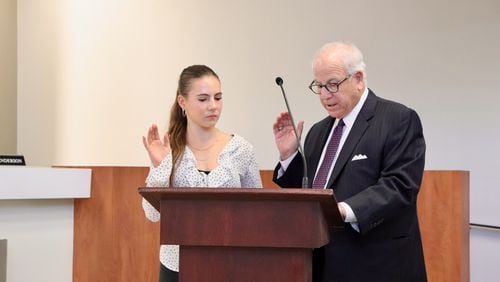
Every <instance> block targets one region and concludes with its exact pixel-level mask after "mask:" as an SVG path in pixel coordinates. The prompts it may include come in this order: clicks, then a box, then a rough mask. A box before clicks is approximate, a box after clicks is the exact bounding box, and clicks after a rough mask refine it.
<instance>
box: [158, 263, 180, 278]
mask: <svg viewBox="0 0 500 282" xmlns="http://www.w3.org/2000/svg"><path fill="white" fill-rule="evenodd" d="M178 281H179V272H177V271H173V270H170V269H168V268H166V267H165V266H164V265H163V264H162V263H161V262H160V279H159V282H178Z"/></svg>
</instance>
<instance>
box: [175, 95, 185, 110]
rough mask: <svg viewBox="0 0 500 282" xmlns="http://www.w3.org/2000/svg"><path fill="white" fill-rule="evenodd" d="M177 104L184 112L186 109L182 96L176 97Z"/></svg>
mask: <svg viewBox="0 0 500 282" xmlns="http://www.w3.org/2000/svg"><path fill="white" fill-rule="evenodd" d="M177 104H179V106H180V107H181V108H182V109H183V110H184V109H185V107H186V98H184V96H182V95H177Z"/></svg>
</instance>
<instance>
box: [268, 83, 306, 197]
mask: <svg viewBox="0 0 500 282" xmlns="http://www.w3.org/2000/svg"><path fill="white" fill-rule="evenodd" d="M276 84H278V86H279V87H280V89H281V93H282V94H283V99H284V100H285V104H286V108H287V110H288V113H289V114H290V120H291V121H292V127H293V131H294V132H295V138H296V139H297V144H298V150H299V153H300V155H301V156H302V163H303V166H304V172H303V175H302V188H309V184H308V183H309V181H308V178H307V162H306V156H305V154H304V149H303V148H302V145H301V144H300V137H299V135H298V134H297V127H296V126H295V122H294V120H293V116H292V111H291V110H290V106H289V105H288V99H287V98H286V94H285V89H283V79H282V78H281V77H279V76H278V77H276Z"/></svg>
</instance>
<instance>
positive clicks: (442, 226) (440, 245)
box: [418, 171, 470, 282]
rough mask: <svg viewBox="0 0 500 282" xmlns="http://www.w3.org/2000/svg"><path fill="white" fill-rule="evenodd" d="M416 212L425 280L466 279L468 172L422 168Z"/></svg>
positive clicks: (467, 276) (468, 278)
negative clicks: (422, 249) (424, 169)
mask: <svg viewBox="0 0 500 282" xmlns="http://www.w3.org/2000/svg"><path fill="white" fill-rule="evenodd" d="M418 215H419V222H420V231H421V233H422V240H423V245H424V255H425V266H426V268H427V277H428V279H429V281H450V282H455V281H462V282H463V281H469V280H470V270H469V173H468V172H466V171H425V173H424V179H423V181H422V188H421V190H420V194H419V197H418Z"/></svg>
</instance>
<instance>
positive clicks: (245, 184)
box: [241, 143, 262, 188]
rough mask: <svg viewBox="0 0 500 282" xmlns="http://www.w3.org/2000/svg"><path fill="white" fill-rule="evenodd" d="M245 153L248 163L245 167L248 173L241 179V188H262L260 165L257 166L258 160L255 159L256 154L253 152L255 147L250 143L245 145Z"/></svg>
mask: <svg viewBox="0 0 500 282" xmlns="http://www.w3.org/2000/svg"><path fill="white" fill-rule="evenodd" d="M244 147H247V148H245V150H244V152H245V154H246V155H247V156H245V157H246V159H247V160H248V163H247V164H246V165H245V166H244V167H245V168H246V172H245V173H244V174H243V177H242V179H241V187H242V188H262V180H261V178H260V171H259V165H258V164H257V160H256V158H255V153H254V150H253V146H252V145H250V144H249V143H247V144H246V146H245V145H244Z"/></svg>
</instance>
